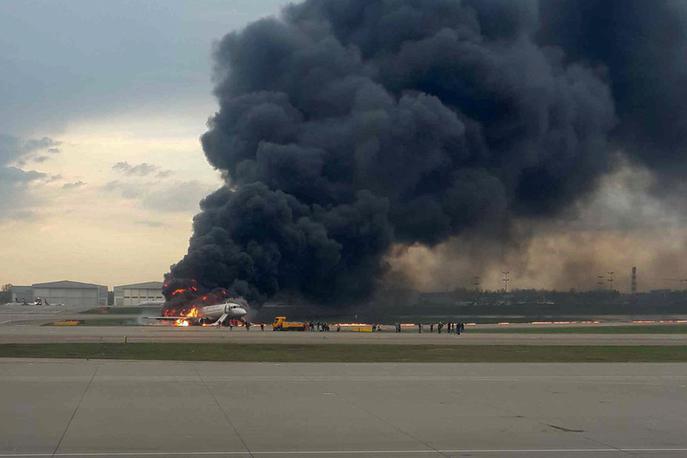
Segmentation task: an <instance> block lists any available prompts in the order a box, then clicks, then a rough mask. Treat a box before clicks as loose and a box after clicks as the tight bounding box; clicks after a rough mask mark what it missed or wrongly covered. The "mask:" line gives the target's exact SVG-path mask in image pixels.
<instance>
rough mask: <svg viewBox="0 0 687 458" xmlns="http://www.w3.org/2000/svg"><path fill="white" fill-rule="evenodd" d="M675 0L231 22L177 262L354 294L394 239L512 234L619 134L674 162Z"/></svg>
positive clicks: (441, 7) (438, 0) (331, 1)
mask: <svg viewBox="0 0 687 458" xmlns="http://www.w3.org/2000/svg"><path fill="white" fill-rule="evenodd" d="M682 9H683V8H682V7H681V6H680V5H678V4H676V3H672V2H669V1H651V2H649V1H644V0H599V1H582V0H580V1H566V0H554V1H548V0H547V1H543V2H542V3H541V5H540V4H539V3H537V2H535V1H499V0H479V1H478V0H474V1H458V0H432V1H427V0H310V1H306V2H304V3H302V4H298V5H292V6H289V7H287V8H286V9H284V11H283V12H282V14H281V16H280V17H279V18H271V19H263V20H259V21H257V22H254V23H252V24H250V25H248V26H247V27H246V28H245V29H244V30H242V31H240V32H236V33H231V34H229V35H227V36H225V37H224V38H223V39H222V40H221V42H220V43H219V44H218V46H217V48H216V51H215V62H216V81H217V83H216V88H215V93H216V96H217V98H218V100H219V105H220V109H219V111H218V112H217V113H216V114H215V115H214V116H213V117H212V118H211V120H210V121H209V130H208V132H207V133H206V134H205V135H203V137H202V144H203V148H204V150H205V153H206V156H207V158H208V160H209V162H210V163H211V164H212V165H213V166H214V167H216V168H217V169H219V170H221V171H222V172H223V173H224V174H225V176H226V185H225V186H223V187H222V188H220V189H219V190H217V191H216V192H214V193H213V194H211V195H210V196H208V197H207V198H206V199H204V200H203V201H202V202H201V209H202V211H201V213H200V214H198V215H197V216H196V217H195V219H194V233H193V236H192V238H191V240H190V246H189V250H188V254H187V255H186V256H185V257H184V258H183V259H182V260H181V261H180V262H179V263H178V264H176V265H174V266H172V274H173V275H174V276H177V277H187V278H195V279H197V280H198V281H199V282H200V283H201V284H202V285H204V287H207V288H214V287H227V288H229V289H230V290H232V293H238V294H242V295H244V296H245V297H247V298H249V299H251V300H258V301H260V300H264V299H265V298H268V297H270V296H273V295H274V294H276V293H277V292H279V291H290V292H295V293H298V294H300V295H302V296H304V297H305V298H308V299H310V300H315V301H318V302H322V303H335V304H341V303H344V304H345V303H350V302H353V301H358V300H361V299H363V298H365V297H366V296H368V295H369V293H370V292H371V291H372V290H373V289H374V288H375V286H376V284H377V282H378V280H379V278H380V276H381V275H382V274H383V273H384V272H385V269H386V267H385V261H384V260H385V255H387V254H388V252H389V250H390V249H391V247H392V246H395V245H410V244H416V243H417V244H424V245H427V246H433V245H435V244H437V243H440V242H442V241H445V240H447V239H448V238H450V237H452V236H455V235H459V234H461V233H463V232H464V231H466V230H471V231H475V230H477V231H479V232H481V233H483V234H486V235H488V236H491V237H496V238H504V237H508V234H509V228H510V226H511V223H512V222H513V221H514V220H516V219H523V218H536V219H539V218H551V217H555V216H556V215H557V214H559V213H560V212H561V211H563V210H564V209H566V208H567V207H568V206H569V205H570V204H572V203H574V202H575V201H577V200H578V199H579V198H580V197H582V196H584V195H586V194H588V193H589V192H591V191H592V190H594V189H595V186H596V185H597V183H598V182H599V180H600V178H601V177H602V176H604V175H605V174H606V173H608V172H609V171H610V170H611V168H612V167H611V162H612V161H611V159H612V153H613V152H614V151H616V150H621V151H622V152H624V153H625V154H627V155H628V156H629V157H630V158H631V159H632V160H634V161H637V162H638V163H641V164H644V165H646V166H647V167H650V168H651V169H653V170H655V171H656V172H657V173H666V174H675V173H679V172H680V171H681V170H682V168H684V165H685V161H684V160H683V154H684V151H685V148H684V147H685V145H686V144H687V137H686V135H687V126H686V124H685V119H687V116H686V114H687V108H686V107H687V103H686V101H685V91H686V90H687V89H686V88H687V85H685V82H686V78H685V68H686V66H685V65H684V57H685V49H686V47H685V43H687V41H686V40H685V33H686V30H687V29H686V28H685V21H684V14H682V13H683V11H682Z"/></svg>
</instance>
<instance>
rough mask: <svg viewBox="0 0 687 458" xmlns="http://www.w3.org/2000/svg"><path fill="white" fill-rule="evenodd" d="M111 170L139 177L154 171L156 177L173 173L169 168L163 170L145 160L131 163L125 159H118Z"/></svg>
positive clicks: (164, 176)
mask: <svg viewBox="0 0 687 458" xmlns="http://www.w3.org/2000/svg"><path fill="white" fill-rule="evenodd" d="M112 170H114V171H116V172H119V173H122V174H124V175H126V176H140V177H145V176H148V175H152V174H154V173H156V176H157V177H158V178H166V177H168V176H170V175H172V173H173V172H172V171H171V170H163V169H161V168H160V167H159V166H157V165H154V164H149V163H147V162H141V163H140V164H135V165H132V164H129V163H128V162H126V161H120V162H117V163H116V164H115V165H113V166H112Z"/></svg>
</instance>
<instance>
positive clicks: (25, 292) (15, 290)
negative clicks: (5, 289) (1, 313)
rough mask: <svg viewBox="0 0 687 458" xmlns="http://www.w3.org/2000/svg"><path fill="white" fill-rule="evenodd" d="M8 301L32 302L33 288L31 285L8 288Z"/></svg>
mask: <svg viewBox="0 0 687 458" xmlns="http://www.w3.org/2000/svg"><path fill="white" fill-rule="evenodd" d="M10 294H11V296H12V297H11V299H10V302H27V303H28V302H33V288H32V287H31V286H14V285H12V288H10Z"/></svg>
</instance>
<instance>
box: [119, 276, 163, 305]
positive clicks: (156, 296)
mask: <svg viewBox="0 0 687 458" xmlns="http://www.w3.org/2000/svg"><path fill="white" fill-rule="evenodd" d="M113 290H114V305H115V307H117V306H135V305H141V304H145V303H148V302H163V301H164V300H165V298H164V297H163V296H162V282H161V281H149V282H145V283H134V284H131V285H121V286H115V287H114V288H113Z"/></svg>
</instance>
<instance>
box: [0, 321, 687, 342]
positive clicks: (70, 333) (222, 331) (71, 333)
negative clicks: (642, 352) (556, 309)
mask: <svg viewBox="0 0 687 458" xmlns="http://www.w3.org/2000/svg"><path fill="white" fill-rule="evenodd" d="M125 339H126V341H127V342H226V343H231V342H234V343H275V344H276V343H279V344H282V343H291V344H329V343H346V344H355V343H364V344H370V343H375V344H416V345H417V344H433V345H492V344H493V345H687V334H565V333H564V334H501V333H499V334H479V333H473V334H471V333H470V331H469V330H468V331H467V332H466V333H465V334H462V335H460V336H457V335H455V334H446V333H443V334H441V335H439V334H437V333H433V334H430V333H427V332H425V333H422V334H417V333H415V332H404V333H401V334H396V333H393V332H380V333H360V332H340V333H337V332H273V331H272V330H271V329H269V328H267V327H266V328H265V331H260V329H259V328H258V329H256V328H255V327H253V328H252V329H251V331H250V332H246V330H245V329H242V328H241V329H239V328H234V329H233V330H231V331H230V330H229V329H228V328H208V327H205V328H202V327H189V328H176V327H173V326H35V325H9V326H0V344H2V343H51V342H124V341H125Z"/></svg>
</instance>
